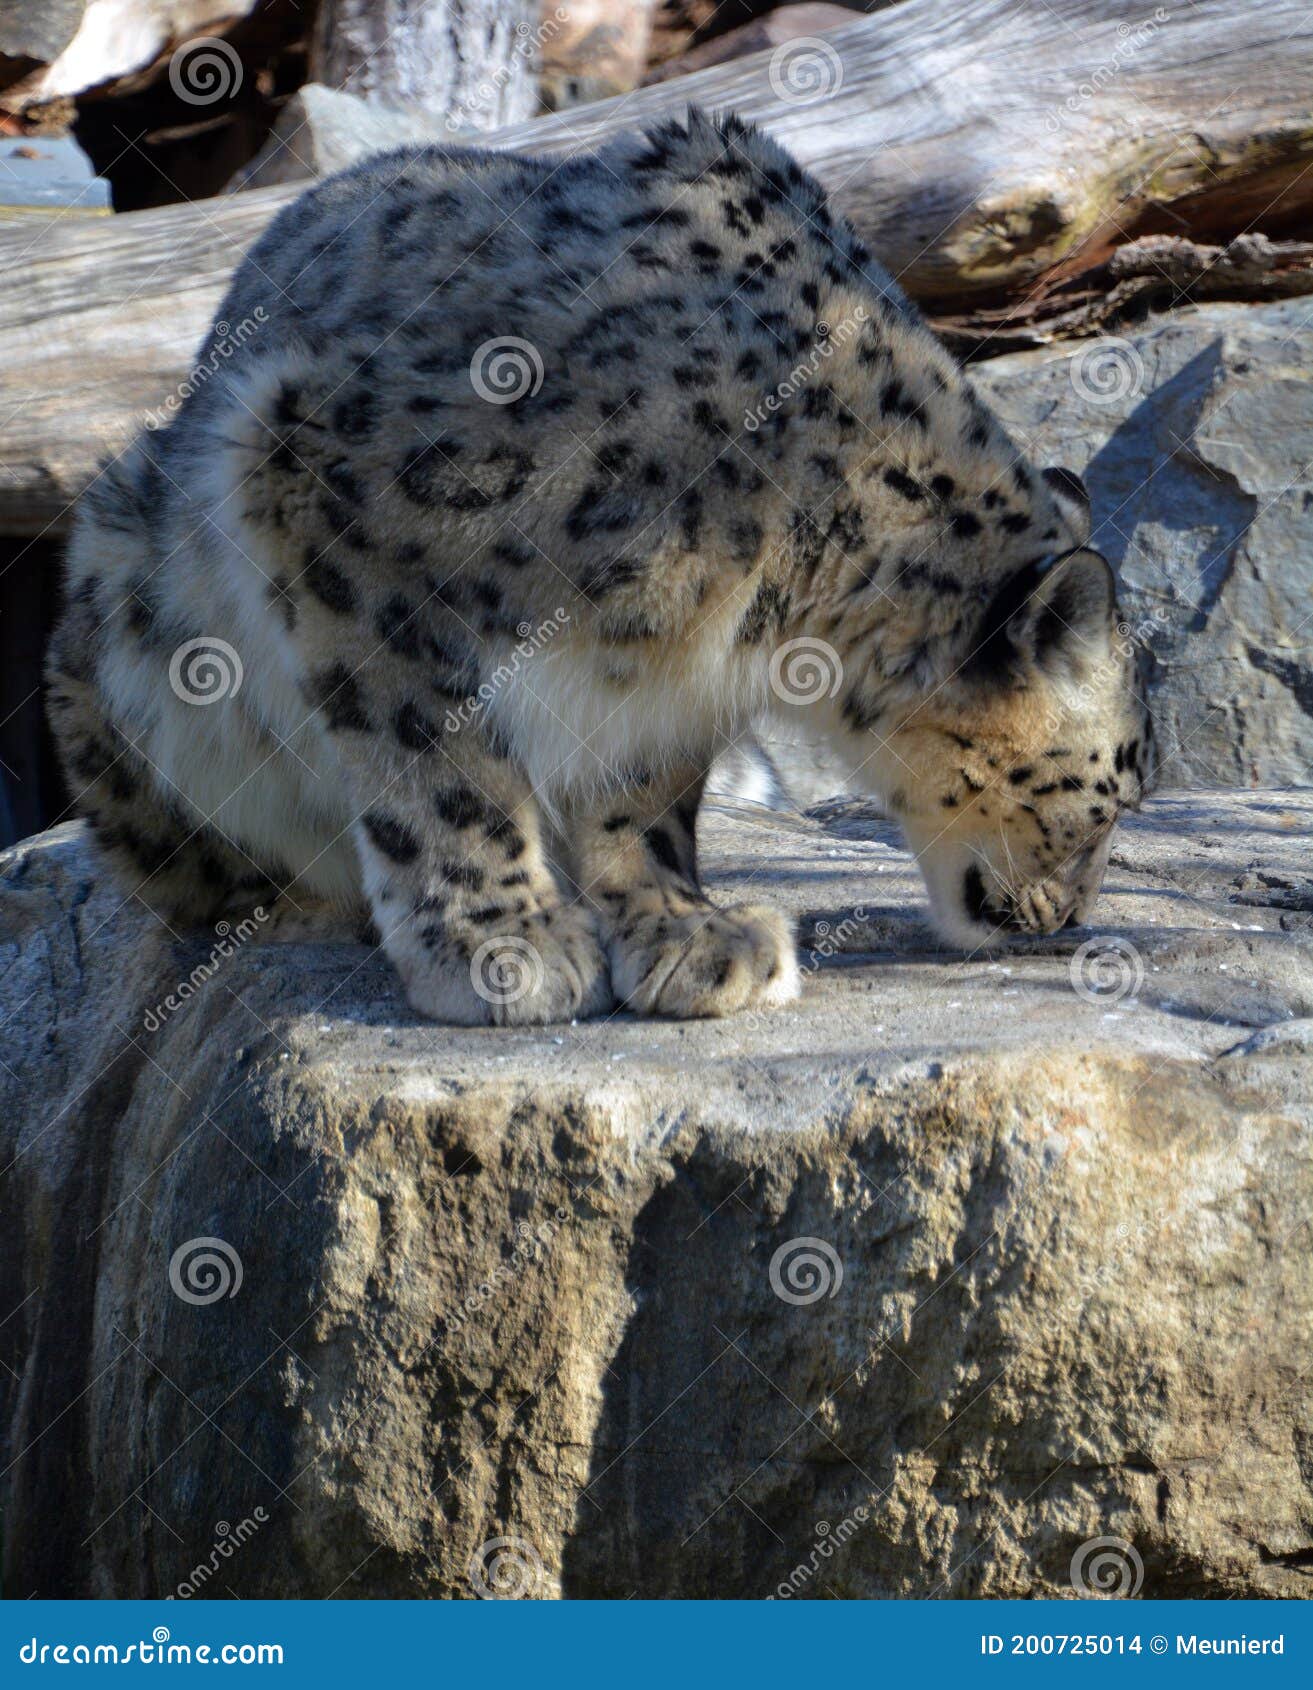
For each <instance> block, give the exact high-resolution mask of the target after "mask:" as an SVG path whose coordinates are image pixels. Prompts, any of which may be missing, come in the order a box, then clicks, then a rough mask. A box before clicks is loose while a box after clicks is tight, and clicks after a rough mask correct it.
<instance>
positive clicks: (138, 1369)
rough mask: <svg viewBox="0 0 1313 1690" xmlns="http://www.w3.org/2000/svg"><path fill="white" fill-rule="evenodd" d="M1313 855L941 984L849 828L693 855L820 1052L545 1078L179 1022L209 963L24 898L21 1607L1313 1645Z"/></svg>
mask: <svg viewBox="0 0 1313 1690" xmlns="http://www.w3.org/2000/svg"><path fill="white" fill-rule="evenodd" d="M1311 820H1313V795H1311V794H1308V793H1304V794H1291V793H1274V794H1271V795H1247V794H1246V795H1240V796H1228V797H1222V796H1217V797H1212V796H1209V797H1207V798H1205V797H1201V796H1200V795H1197V794H1184V795H1180V794H1178V795H1168V796H1164V797H1161V798H1159V799H1157V800H1155V801H1153V802H1152V803H1151V804H1150V806H1149V807H1148V808H1147V809H1146V811H1145V812H1144V813H1143V814H1142V815H1141V816H1139V817H1137V818H1134V819H1132V820H1131V821H1129V822H1128V824H1127V825H1126V827H1125V829H1124V830H1123V831H1122V833H1121V834H1120V835H1119V838H1118V843H1117V847H1116V851H1115V854H1114V857H1113V862H1112V868H1111V870H1110V874H1109V882H1108V888H1107V891H1106V893H1105V896H1104V898H1103V900H1102V902H1101V904H1100V906H1099V910H1098V915H1099V919H1100V922H1101V923H1102V925H1101V926H1100V927H1099V928H1097V929H1094V930H1092V931H1091V932H1090V933H1074V934H1063V935H1060V936H1056V937H1054V938H1052V939H1047V940H1042V941H1034V942H1031V943H1029V944H1028V945H1025V946H1023V947H1021V948H1018V949H1015V950H1013V951H1011V952H1009V953H1006V954H1004V955H1001V956H998V957H995V958H992V959H979V960H975V961H969V962H963V961H962V960H960V959H954V958H952V957H948V956H945V955H943V954H939V953H937V952H936V951H935V950H934V949H933V947H932V944H931V941H930V939H929V936H928V932H927V930H926V928H925V927H924V925H923V921H922V914H921V898H920V894H919V891H918V890H917V887H916V882H915V877H914V871H913V869H912V867H911V865H910V863H909V862H908V860H907V859H906V857H904V856H903V855H902V854H901V853H900V852H899V851H898V850H897V849H896V848H895V847H894V845H893V843H892V842H891V837H890V836H889V834H888V833H887V832H886V831H885V830H884V829H883V828H882V826H881V824H879V823H878V822H873V821H872V820H871V819H870V817H869V815H868V814H867V813H865V812H863V811H862V810H861V809H860V808H857V807H854V806H851V805H842V804H840V805H835V806H832V807H831V808H830V809H829V811H828V812H827V814H826V817H825V820H824V822H823V823H819V822H803V821H792V822H790V821H786V820H782V819H780V818H771V817H763V816H762V815H761V814H760V813H758V814H757V815H755V816H753V815H734V814H732V813H730V812H728V811H726V810H723V809H722V810H713V811H712V812H711V813H709V814H708V815H707V817H706V820H705V826H704V838H703V844H704V851H705V853H706V856H707V860H708V864H709V871H710V872H709V879H710V882H711V884H712V887H713V890H714V891H715V893H716V894H717V895H718V896H720V897H722V898H724V897H728V896H731V895H741V894H743V893H744V892H747V891H750V892H751V894H752V895H753V896H762V895H772V896H774V897H776V898H778V899H779V900H781V901H782V902H784V903H786V904H788V905H789V906H791V907H792V908H793V909H795V910H796V911H797V912H798V913H799V915H800V917H801V929H802V935H803V946H804V953H805V956H806V961H807V970H806V972H807V982H806V986H805V991H804V996H803V999H802V1001H801V1002H800V1003H799V1004H798V1005H797V1006H795V1007H792V1008H790V1009H789V1010H787V1011H784V1012H774V1013H772V1014H770V1015H768V1016H764V1017H762V1018H760V1019H752V1018H749V1019H739V1020H733V1021H727V1022H722V1023H700V1024H676V1023H666V1024H651V1023H640V1022H636V1021H634V1020H633V1019H630V1018H628V1017H625V1016H616V1017H614V1018H612V1019H611V1020H609V1021H606V1022H604V1023H600V1024H591V1025H586V1026H580V1027H574V1028H570V1027H558V1028H550V1029H543V1030H538V1031H528V1030H524V1031H515V1032H506V1031H494V1030H487V1031H483V1030H477V1029H458V1030H453V1029H450V1028H445V1027H439V1026H435V1025H432V1024H426V1023H421V1022H418V1021H417V1020H416V1019H415V1017H414V1016H413V1015H412V1014H411V1013H410V1012H409V1011H408V1010H407V1008H406V1006H405V1003H404V1000H403V998H402V996H401V994H400V992H399V990H398V989H397V984H396V981H395V980H394V978H393V976H392V974H391V972H390V971H389V969H388V968H387V966H386V964H385V963H384V962H383V961H382V959H381V958H379V957H377V956H375V955H373V954H371V953H370V952H369V951H368V950H366V949H363V948H359V947H352V946H349V945H345V944H344V945H340V946H333V945H319V946H310V945H298V944H278V943H267V942H262V941H261V940H259V939H252V940H250V941H249V942H245V943H237V944H236V946H235V954H234V955H232V956H231V957H229V958H227V959H220V960H219V961H218V962H217V964H216V965H215V967H214V969H213V972H212V976H211V977H210V978H208V979H205V978H204V976H203V974H202V975H200V976H196V979H197V985H196V989H195V992H194V995H192V996H190V997H188V998H187V999H186V1001H184V1002H183V1003H182V1004H181V1005H180V1007H178V1008H176V1010H174V1011H173V1012H172V1013H170V1012H169V1011H168V1010H167V1009H165V1010H164V1012H163V1014H161V1013H160V1012H159V1011H158V1009H157V1010H156V1013H155V1014H154V1016H153V1017H152V1016H149V1015H148V1014H147V1011H148V1010H150V1009H151V1008H152V1006H159V1005H161V1004H162V1003H163V1001H164V1000H165V998H166V997H167V995H168V994H169V993H170V992H174V993H176V992H177V990H178V985H179V982H180V981H181V980H183V979H184V978H187V977H189V976H192V975H193V973H194V971H195V970H196V968H197V965H198V964H205V962H206V958H207V957H208V955H209V953H210V949H211V946H212V944H213V943H214V939H213V936H209V935H207V936H203V937H201V938H189V939H185V940H182V941H175V940H174V939H173V938H172V937H171V936H170V935H169V934H168V933H167V932H165V931H164V930H163V929H161V928H160V927H159V926H157V925H156V924H155V922H154V921H153V919H152V918H151V917H149V916H148V915H147V914H146V913H145V912H144V911H143V909H142V907H141V906H140V905H139V904H136V903H134V902H131V901H129V902H127V903H123V902H121V901H120V899H119V898H118V897H117V895H116V894H115V893H114V892H113V891H112V890H111V888H110V887H108V886H107V885H105V884H104V883H102V882H101V880H100V879H99V877H98V870H97V864H96V861H95V859H94V857H93V855H92V853H91V851H90V849H89V847H88V845H87V844H86V842H85V840H84V838H83V836H82V835H81V833H80V832H79V831H78V830H77V829H75V828H64V829H60V830H57V831H56V832H53V833H51V834H48V835H44V836H41V837H39V838H37V839H34V840H31V841H28V842H27V843H26V844H24V845H22V846H19V847H18V848H16V849H15V850H14V851H12V852H10V853H9V854H8V855H7V856H6V857H4V858H3V859H0V968H2V970H3V973H2V976H0V978H2V981H3V984H2V985H0V1024H3V1026H4V1028H5V1033H4V1038H3V1050H2V1060H0V1170H2V1173H0V1204H2V1205H3V1219H2V1223H0V1469H3V1473H4V1477H3V1480H0V1521H2V1522H3V1533H4V1567H3V1578H4V1589H5V1592H6V1594H7V1595H18V1596H27V1595H29V1594H32V1595H41V1596H52V1595H62V1596H68V1595H77V1594H92V1595H97V1596H118V1597H129V1596H142V1597H144V1596H150V1597H159V1596H164V1595H167V1594H169V1593H170V1592H176V1591H178V1590H179V1587H180V1586H181V1587H183V1591H184V1593H188V1592H190V1593H193V1594H198V1593H204V1594H208V1595H226V1594H229V1593H233V1594H237V1595H240V1596H243V1597H251V1596H316V1597H319V1596H329V1595H334V1594H336V1595H339V1596H353V1597H362V1596H376V1595H402V1596H421V1595H426V1596H468V1595H470V1594H471V1592H472V1589H473V1584H472V1582H471V1578H470V1567H471V1561H472V1559H473V1560H474V1562H475V1571H476V1575H477V1577H476V1579H475V1581H474V1582H475V1583H479V1582H482V1584H483V1586H484V1587H485V1588H506V1589H512V1590H514V1589H524V1590H526V1591H528V1592H529V1593H531V1594H538V1595H544V1596H550V1595H556V1594H565V1595H575V1596H590V1595H592V1596H597V1595H601V1596H614V1597H626V1596H629V1595H631V1594H637V1595H640V1596H675V1595H684V1596H721V1597H738V1596H742V1597H755V1596H765V1595H768V1594H770V1593H772V1592H773V1591H776V1590H777V1588H778V1587H780V1586H781V1584H783V1585H784V1588H785V1590H786V1592H787V1593H790V1594H793V1595H795V1596H798V1597H810V1596H824V1595H839V1596H893V1595H916V1596H924V1597H930V1596H973V1595H989V1596H1000V1597H1001V1596H1017V1595H1029V1596H1042V1595H1058V1596H1062V1595H1070V1594H1071V1593H1072V1590H1073V1582H1072V1579H1073V1573H1072V1569H1073V1561H1075V1565H1076V1568H1077V1572H1078V1574H1079V1575H1080V1576H1084V1577H1087V1578H1089V1579H1090V1580H1091V1581H1093V1580H1095V1579H1097V1578H1099V1577H1102V1578H1103V1579H1104V1580H1108V1579H1109V1578H1110V1576H1111V1575H1110V1573H1109V1569H1108V1565H1107V1563H1100V1564H1099V1566H1097V1567H1096V1566H1095V1565H1094V1561H1093V1558H1094V1557H1096V1556H1097V1555H1099V1554H1101V1553H1102V1552H1101V1551H1099V1550H1092V1549H1090V1548H1089V1547H1088V1546H1089V1545H1090V1543H1091V1540H1093V1539H1095V1538H1097V1537H1105V1536H1106V1537H1114V1538H1117V1539H1119V1540H1121V1541H1122V1543H1123V1545H1124V1547H1122V1548H1119V1549H1117V1548H1115V1549H1114V1550H1113V1555H1114V1562H1115V1565H1116V1566H1117V1567H1118V1568H1120V1569H1121V1572H1120V1575H1119V1576H1120V1578H1121V1580H1122V1583H1121V1584H1120V1585H1116V1580H1113V1584H1114V1586H1115V1587H1117V1588H1124V1589H1126V1590H1128V1591H1129V1590H1131V1589H1138V1590H1139V1592H1140V1594H1142V1595H1144V1596H1215V1597H1225V1596H1246V1595H1264V1596H1300V1595H1307V1594H1308V1593H1309V1579H1310V1569H1311V1568H1313V1401H1311V1400H1310V1396H1311V1392H1313V1383H1311V1382H1310V1378H1309V1375H1308V1358H1309V1353H1310V1352H1309V1340H1310V1336H1311V1335H1313V1274H1311V1273H1310V1271H1309V1256H1310V1238H1311V1236H1313V1228H1310V1224H1309V1221H1310V1210H1311V1208H1313V1179H1311V1178H1310V1162H1311V1160H1313V1158H1311V1154H1310V1153H1311V1148H1313V1131H1311V1129H1313V1119H1311V1116H1313V1105H1311V1103H1310V1053H1311V1051H1313V874H1311V872H1310V870H1311V865H1310V862H1309V858H1308V852H1307V838H1308V830H1309V824H1310V821H1311ZM1092 936H1093V937H1096V938H1098V939H1099V940H1100V941H1101V943H1103V944H1104V945H1107V944H1109V943H1111V942H1112V941H1113V940H1120V941H1121V942H1122V945H1123V947H1124V948H1123V950H1122V951H1121V953H1120V955H1121V958H1122V972H1121V973H1120V974H1119V973H1118V969H1117V967H1116V966H1115V965H1114V964H1113V963H1109V962H1105V964H1104V965H1103V969H1102V971H1100V970H1099V969H1097V968H1095V967H1094V966H1092V964H1091V963H1090V960H1089V957H1088V956H1086V957H1085V959H1084V961H1083V962H1082V961H1081V960H1080V956H1079V954H1078V950H1079V947H1080V946H1081V945H1082V944H1084V943H1086V942H1087V941H1088V939H1089V938H1090V937H1092ZM1073 981H1075V982H1076V984H1073ZM1100 984H1101V985H1102V988H1103V990H1102V994H1101V993H1100V990H1099V989H1098V988H1099V987H1100ZM1077 985H1079V988H1080V989H1079V990H1078V989H1077ZM152 1020H153V1021H154V1023H155V1030H154V1031H150V1030H148V1028H149V1026H150V1023H151V1021H152ZM202 1240H211V1241H213V1240H218V1241H220V1243H218V1244H214V1243H210V1244H208V1245H201V1244H199V1243H198V1242H197V1241H202ZM808 1240H810V1241H813V1242H810V1243H806V1242H802V1243H800V1242H798V1241H808ZM818 1240H819V1241H820V1242H819V1243H817V1242H815V1241H818ZM189 1247H190V1248H189ZM206 1249H208V1250H209V1251H211V1252H216V1251H217V1252H218V1253H219V1259H217V1260H216V1261H215V1262H214V1264H213V1270H214V1271H213V1273H212V1274H211V1277H209V1278H207V1277H206V1273H205V1268H204V1263H203V1261H202V1260H201V1254H200V1253H203V1252H204V1250H206ZM198 1252H199V1253H198ZM808 1252H810V1253H811V1255H812V1257H813V1260H812V1264H811V1265H812V1270H813V1271H812V1273H811V1276H810V1277H809V1274H808V1268H807V1262H806V1259H805V1258H806V1256H807V1253H808ZM238 1263H240V1282H239V1283H238V1278H237V1264H238ZM171 1269H172V1276H173V1281H174V1283H176V1285H177V1286H178V1287H179V1290H180V1291H181V1292H183V1293H185V1295H181V1294H179V1290H175V1289H174V1288H173V1287H172V1285H171ZM189 1269H190V1271H189ZM224 1276H226V1280H227V1283H226V1285H225V1282H224ZM773 1279H774V1285H773V1283H772V1281H773ZM775 1286H778V1287H779V1288H780V1289H781V1290H783V1291H784V1292H785V1293H787V1295H785V1296H781V1295H780V1294H779V1292H778V1291H777V1289H776V1288H775ZM225 1290H231V1291H232V1292H233V1294H231V1295H225V1294H223V1293H224V1292H225ZM211 1295H212V1296H213V1300H209V1301H204V1300H199V1299H201V1298H204V1297H207V1296H211ZM499 1539H511V1540H515V1541H514V1542H513V1543H511V1544H502V1545H501V1546H500V1547H494V1548H488V1547H487V1546H488V1545H490V1544H493V1543H494V1541H495V1540H499ZM1081 1569H1084V1570H1085V1571H1084V1573H1081ZM517 1579H518V1583H517ZM790 1580H791V1581H792V1582H791V1583H790V1582H788V1581H790ZM187 1581H190V1582H187ZM1105 1588H1106V1586H1105Z"/></svg>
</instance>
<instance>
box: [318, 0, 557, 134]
mask: <svg viewBox="0 0 1313 1690" xmlns="http://www.w3.org/2000/svg"><path fill="white" fill-rule="evenodd" d="M538 10H539V8H538V0H319V7H318V10H317V12H316V14H315V29H314V34H313V36H312V37H311V42H310V76H311V79H312V80H313V81H315V82H323V83H326V84H327V85H328V87H330V88H344V89H346V91H347V92H348V93H351V94H359V95H361V96H362V97H363V98H364V99H367V100H378V101H381V102H383V103H385V104H386V103H388V102H399V103H402V104H413V105H416V106H421V107H423V108H424V109H425V110H427V111H430V112H433V113H434V114H435V115H436V116H437V117H439V118H443V119H446V118H450V117H459V119H460V123H461V127H462V128H466V129H495V128H497V127H498V125H500V124H504V123H515V122H517V121H518V120H519V119H520V118H524V117H528V116H529V115H530V114H531V113H532V112H533V111H535V110H536V108H537V104H538V95H537V81H536V45H535V32H536V30H537V28H538V23H539V17H538Z"/></svg>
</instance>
